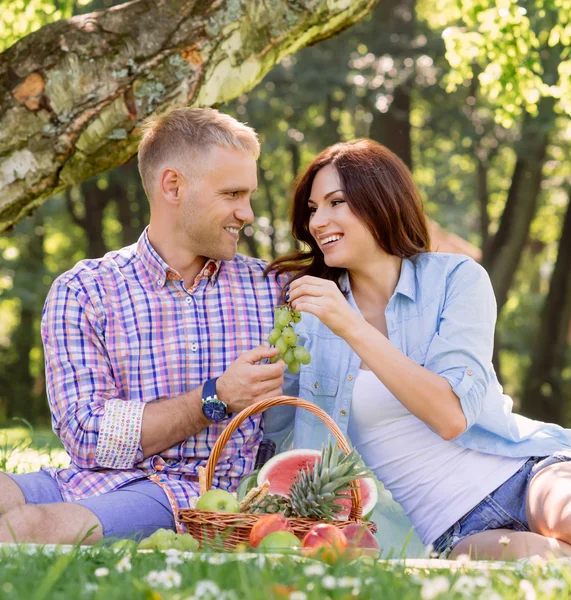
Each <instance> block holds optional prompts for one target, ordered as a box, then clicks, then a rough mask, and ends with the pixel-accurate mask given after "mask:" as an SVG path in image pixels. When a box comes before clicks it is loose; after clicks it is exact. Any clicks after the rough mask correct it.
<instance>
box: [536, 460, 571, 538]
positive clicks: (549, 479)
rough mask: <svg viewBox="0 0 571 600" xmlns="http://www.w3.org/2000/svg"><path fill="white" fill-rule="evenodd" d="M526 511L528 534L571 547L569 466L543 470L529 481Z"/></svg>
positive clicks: (550, 467)
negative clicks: (534, 533) (541, 536)
mask: <svg viewBox="0 0 571 600" xmlns="http://www.w3.org/2000/svg"><path fill="white" fill-rule="evenodd" d="M526 510H527V521H528V523H529V528H530V529H531V531H534V532H536V533H540V534H542V535H545V536H549V537H552V538H557V539H558V540H561V541H563V542H567V543H568V544H571V462H561V463H555V464H553V465H550V466H549V467H545V469H542V470H541V471H540V472H539V473H538V474H537V475H536V476H535V477H534V478H533V479H532V480H531V483H530V484H529V489H528V493H527V506H526Z"/></svg>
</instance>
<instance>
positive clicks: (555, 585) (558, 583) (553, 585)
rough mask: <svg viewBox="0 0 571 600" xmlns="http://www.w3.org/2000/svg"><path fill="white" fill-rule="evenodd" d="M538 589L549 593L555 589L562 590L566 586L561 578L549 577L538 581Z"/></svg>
mask: <svg viewBox="0 0 571 600" xmlns="http://www.w3.org/2000/svg"><path fill="white" fill-rule="evenodd" d="M538 587H539V589H540V590H541V591H542V592H543V593H544V594H546V595H551V594H553V592H555V590H562V589H565V588H566V587H567V584H566V583H565V581H563V580H562V579H555V578H554V577H551V578H550V579H545V580H544V581H541V582H540V583H539V586H538Z"/></svg>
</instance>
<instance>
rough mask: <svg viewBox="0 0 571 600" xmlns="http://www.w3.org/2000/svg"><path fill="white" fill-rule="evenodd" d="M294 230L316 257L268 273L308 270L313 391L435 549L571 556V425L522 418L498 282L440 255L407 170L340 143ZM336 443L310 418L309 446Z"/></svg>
mask: <svg viewBox="0 0 571 600" xmlns="http://www.w3.org/2000/svg"><path fill="white" fill-rule="evenodd" d="M293 235H294V237H295V238H297V239H298V240H300V241H301V242H304V243H305V244H306V245H307V246H308V248H309V250H307V251H302V252H297V253H295V254H294V255H290V256H286V257H282V258H280V259H277V260H276V261H274V262H273V263H272V264H271V265H269V267H268V269H267V270H268V272H269V271H272V270H274V271H276V272H277V273H284V272H291V273H293V274H294V276H293V278H292V280H291V281H290V283H289V285H288V286H287V287H286V300H287V301H289V302H290V304H291V306H292V307H293V308H295V309H296V310H299V311H302V312H303V313H305V314H304V316H303V319H302V322H301V323H300V324H299V326H298V328H299V333H300V337H301V342H302V343H304V345H306V347H307V348H308V350H309V351H310V353H311V355H312V362H311V364H310V365H309V366H307V367H303V368H302V371H301V373H300V375H299V395H300V396H302V397H304V398H306V399H308V400H312V401H314V402H315V403H316V404H318V405H319V406H321V408H323V409H324V410H325V411H326V412H328V413H329V414H330V415H331V416H332V417H333V418H334V419H335V421H336V422H337V424H338V425H339V427H340V428H341V430H342V431H343V433H345V434H348V435H349V437H350V439H351V441H352V443H353V444H354V445H355V446H356V447H357V449H358V450H359V452H360V453H361V455H362V456H363V458H364V460H365V462H366V463H367V464H368V466H369V467H370V468H371V469H372V470H373V471H374V472H375V474H376V475H377V477H378V478H379V479H380V480H381V481H382V482H383V483H384V485H385V486H386V487H387V489H389V491H391V493H392V494H393V497H394V499H395V500H396V501H397V502H399V503H400V504H401V505H402V507H403V509H404V511H405V513H406V514H407V515H408V516H409V518H410V519H411V521H412V523H413V525H414V527H415V529H416V531H417V532H418V534H419V535H420V538H421V539H422V541H423V542H424V543H425V544H432V545H433V546H434V549H435V551H436V552H438V553H439V554H440V555H441V556H447V555H448V553H449V552H450V551H451V554H450V556H451V557H455V556H457V555H458V554H464V553H471V555H472V556H473V557H474V556H478V557H480V558H481V557H487V558H502V557H503V558H508V557H509V558H518V557H523V556H529V555H535V554H538V555H540V556H548V555H550V553H553V554H555V555H571V545H570V544H571V512H570V511H568V510H567V505H568V504H569V502H570V501H571V462H569V461H571V431H570V430H566V429H563V428H561V427H559V426H557V425H551V424H545V423H540V422H536V421H532V420H530V419H526V418H525V417H522V416H520V415H515V414H513V413H512V401H511V399H510V398H509V397H508V396H505V395H504V394H503V393H502V389H501V387H500V385H499V383H498V380H497V377H496V375H495V372H494V369H493V366H492V349H493V341H494V327H495V322H496V316H497V315H496V304H495V298H494V293H493V290H492V287H491V284H490V280H489V278H488V275H487V273H486V271H485V270H484V269H483V268H482V267H481V266H479V265H478V264H477V263H476V262H474V261H473V260H471V259H470V258H468V257H465V256H461V255H451V254H441V253H431V252H429V234H428V230H427V226H426V220H425V216H424V214H423V210H422V202H421V200H420V197H419V193H418V191H417V189H416V188H415V186H414V183H413V181H412V178H411V174H410V172H409V171H408V169H407V168H406V167H405V165H404V164H403V163H402V162H401V161H400V160H399V159H398V158H397V157H396V156H395V155H394V154H393V153H391V152H390V151H389V150H387V149H386V148H384V147H383V146H381V145H379V144H377V143H375V142H373V141H370V140H357V141H354V142H348V143H342V144H337V145H335V146H332V147H330V148H328V149H326V150H325V151H323V152H322V153H321V154H320V155H319V156H318V157H317V158H316V159H315V160H314V161H313V162H312V164H311V165H310V166H309V168H308V169H307V171H306V172H305V174H303V176H301V178H300V179H299V180H298V182H297V185H296V189H295V195H294V201H293ZM327 435H328V431H327V430H326V429H325V428H324V426H323V425H322V424H321V423H320V422H319V421H318V420H317V419H316V418H315V417H313V415H310V414H309V413H307V411H297V413H296V418H295V428H294V436H295V445H296V446H297V447H303V448H307V447H312V446H313V447H318V448H319V447H320V446H321V443H322V442H323V441H324V440H325V439H326V438H327ZM570 505H571V504H570ZM506 537H507V538H509V545H508V546H507V547H505V545H506V543H508V542H507V540H506Z"/></svg>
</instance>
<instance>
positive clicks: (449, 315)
mask: <svg viewBox="0 0 571 600" xmlns="http://www.w3.org/2000/svg"><path fill="white" fill-rule="evenodd" d="M340 283H341V287H342V289H345V290H347V291H348V301H349V303H350V304H351V306H352V307H353V308H354V309H355V310H356V311H359V309H358V308H357V305H356V304H355V300H354V299H353V296H352V294H351V291H350V287H349V278H348V276H347V275H345V276H344V277H343V278H342V280H341V282H340ZM496 314H497V309H496V301H495V296H494V292H493V289H492V285H491V283H490V279H489V277H488V274H487V272H486V271H485V269H484V268H483V267H481V266H480V265H479V264H478V263H476V262H475V261H473V260H472V259H471V258H468V257H467V256H462V255H459V254H444V253H426V254H419V255H417V256H415V257H412V258H410V259H405V260H403V261H402V267H401V274H400V278H399V282H398V284H397V287H396V289H395V292H394V294H393V296H392V297H391V299H390V301H389V303H388V305H387V308H386V310H385V316H386V321H387V329H388V334H389V340H390V341H391V343H392V344H393V345H394V346H395V347H396V348H398V349H399V350H400V351H401V352H403V353H404V354H406V355H407V356H408V357H409V358H411V359H412V360H414V362H416V363H418V364H419V365H421V366H423V367H425V368H427V369H429V370H431V371H432V372H434V373H437V374H438V375H441V376H442V377H444V378H445V379H446V380H447V381H448V382H449V383H450V385H451V387H452V389H453V390H454V393H455V394H456V395H457V396H458V398H459V399H460V403H461V405H462V410H463V411H464V415H465V417H466V421H467V428H466V430H465V431H464V432H463V433H462V434H461V435H459V436H458V437H457V438H455V439H454V442H456V443H457V444H459V445H460V446H463V447H465V448H470V449H472V450H479V451H481V452H487V453H490V454H498V455H501V456H516V457H523V456H546V455H548V454H551V453H552V452H555V451H556V450H560V449H571V430H569V429H564V428H562V427H560V426H559V425H554V424H548V423H543V422H541V421H534V420H532V419H528V418H526V417H523V416H521V415H518V414H515V413H513V412H512V408H513V401H512V399H511V398H510V397H509V396H507V395H506V394H504V393H503V390H502V387H501V385H500V384H499V382H498V379H497V377H496V373H495V371H494V368H493V365H492V350H493V342H494V328H495V325H496ZM296 331H297V333H298V335H299V337H300V340H299V342H298V343H300V344H303V345H304V346H305V347H306V348H307V349H308V350H309V352H310V353H311V357H312V360H311V363H310V364H309V365H307V366H302V369H301V371H300V373H299V375H298V376H297V377H295V378H294V377H291V376H288V377H287V380H286V385H285V387H284V393H287V394H288V395H292V396H299V397H300V398H304V399H305V400H310V401H312V402H314V403H315V404H316V405H318V406H319V407H320V408H322V409H323V410H325V412H327V413H328V414H329V415H330V416H331V417H332V418H333V419H334V421H335V422H336V423H337V425H338V426H339V428H340V429H341V431H342V432H343V434H344V435H347V427H348V424H349V418H350V416H351V398H352V395H353V386H354V384H355V378H356V376H357V374H358V371H359V366H360V364H361V359H360V358H359V357H358V356H357V354H356V353H355V352H354V351H353V350H352V349H351V347H350V346H349V344H347V342H345V341H344V340H343V339H341V338H339V337H338V336H336V335H335V334H334V333H333V332H332V331H331V330H330V329H329V328H328V327H326V326H325V325H324V324H323V323H321V321H320V320H319V319H318V318H317V317H315V316H314V315H311V314H309V313H304V314H303V318H302V320H301V322H300V323H299V324H298V325H296ZM272 411H273V412H270V413H269V414H268V413H267V414H266V416H265V419H264V423H265V431H266V435H268V436H272V434H273V435H274V437H276V436H277V437H278V438H280V437H281V439H282V440H283V439H284V438H283V436H284V435H285V434H286V433H287V432H288V431H290V429H291V427H292V425H293V424H294V445H295V447H296V448H317V449H320V448H321V444H322V443H323V442H324V441H325V440H326V439H327V436H328V429H327V428H326V427H325V426H324V425H323V424H322V422H321V421H320V420H319V419H318V418H317V417H315V416H314V415H312V414H310V413H308V412H307V411H304V410H301V409H300V410H298V411H297V412H296V414H295V423H293V417H294V415H293V411H291V410H290V409H289V408H287V407H286V408H284V410H283V411H282V409H281V407H280V408H278V409H276V410H274V409H272Z"/></svg>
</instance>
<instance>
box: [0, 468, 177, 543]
mask: <svg viewBox="0 0 571 600" xmlns="http://www.w3.org/2000/svg"><path fill="white" fill-rule="evenodd" d="M4 474H5V475H8V477H10V479H12V480H13V481H14V482H15V483H16V484H17V485H18V487H19V488H20V489H21V490H22V493H23V494H24V498H25V499H26V504H53V503H54V502H64V499H63V498H62V495H61V492H60V490H59V487H58V485H57V483H56V481H55V479H53V478H52V477H50V475H48V474H47V473H46V472H45V471H37V472H35V473H23V474H21V475H14V474H13V473H4ZM74 504H80V505H81V506H85V508H88V509H89V510H90V511H91V512H92V513H93V514H94V515H95V516H96V517H97V518H98V519H99V522H100V523H101V526H102V527H103V537H105V538H132V539H134V540H140V539H142V538H144V537H148V536H149V535H151V534H152V533H153V532H155V531H156V530H157V529H161V528H162V529H173V530H174V529H175V521H174V517H173V514H172V509H171V507H170V504H169V501H168V498H167V496H166V494H165V493H164V492H163V490H162V488H161V486H160V485H158V484H156V483H154V482H153V481H150V480H149V479H139V480H137V481H132V482H130V483H127V484H125V485H124V486H122V487H120V488H119V489H117V490H115V491H113V492H107V493H105V494H100V495H99V496H90V497H89V498H84V499H83V500H77V501H76V502H74Z"/></svg>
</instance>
